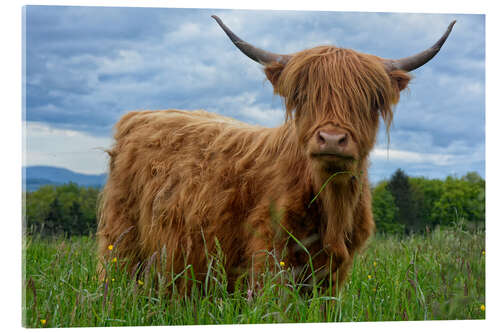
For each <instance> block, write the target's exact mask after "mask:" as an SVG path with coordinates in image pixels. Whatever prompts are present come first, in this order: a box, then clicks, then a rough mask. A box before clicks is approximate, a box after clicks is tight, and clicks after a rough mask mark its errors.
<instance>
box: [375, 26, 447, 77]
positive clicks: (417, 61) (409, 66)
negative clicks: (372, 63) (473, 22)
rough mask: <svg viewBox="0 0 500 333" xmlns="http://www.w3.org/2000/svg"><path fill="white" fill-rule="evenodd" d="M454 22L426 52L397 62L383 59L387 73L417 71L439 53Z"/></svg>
mask: <svg viewBox="0 0 500 333" xmlns="http://www.w3.org/2000/svg"><path fill="white" fill-rule="evenodd" d="M455 22H457V21H456V20H454V21H452V22H451V23H450V25H449V26H448V29H446V32H445V33H444V34H443V36H441V38H440V39H439V40H438V41H437V42H436V43H435V44H434V45H432V46H431V47H430V48H428V49H427V50H425V51H422V52H420V53H417V54H415V55H413V56H410V57H406V58H401V59H397V60H392V59H384V60H383V62H384V65H385V67H386V69H387V71H388V72H390V71H393V70H396V69H401V70H404V71H407V72H411V71H412V70H414V69H417V68H419V67H420V66H423V65H424V64H425V63H427V62H428V61H429V60H431V59H432V58H433V57H434V56H435V55H436V54H437V53H438V52H439V50H440V49H441V46H443V44H444V42H445V41H446V39H447V38H448V35H449V34H450V32H451V29H452V28H453V25H455Z"/></svg>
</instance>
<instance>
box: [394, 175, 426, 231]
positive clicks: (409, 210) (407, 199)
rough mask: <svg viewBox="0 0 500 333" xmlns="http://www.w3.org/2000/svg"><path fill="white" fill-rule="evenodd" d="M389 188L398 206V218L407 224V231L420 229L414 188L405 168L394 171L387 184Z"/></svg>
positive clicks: (400, 221)
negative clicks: (413, 193) (404, 170)
mask: <svg viewBox="0 0 500 333" xmlns="http://www.w3.org/2000/svg"><path fill="white" fill-rule="evenodd" d="M387 189H388V190H389V192H391V194H392V196H393V197H394V202H395V204H396V207H397V208H398V210H397V213H396V220H397V221H398V222H399V223H401V224H403V225H404V226H405V231H406V233H411V232H417V231H419V230H420V229H421V226H420V225H419V224H418V220H417V213H416V209H415V204H414V200H413V195H412V188H411V186H410V181H409V177H408V176H407V175H406V174H405V173H404V172H403V170H401V169H398V170H396V171H395V172H394V174H393V175H392V176H391V179H390V180H389V182H388V184H387Z"/></svg>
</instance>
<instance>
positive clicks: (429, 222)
mask: <svg viewBox="0 0 500 333" xmlns="http://www.w3.org/2000/svg"><path fill="white" fill-rule="evenodd" d="M99 191H100V190H99V189H98V188H95V187H84V186H78V185H77V184H74V183H69V184H65V185H60V186H53V185H46V186H42V187H40V188H39V189H38V190H36V191H33V192H27V193H26V194H25V214H24V216H25V232H26V233H28V234H39V235H42V236H48V235H65V236H74V235H90V234H95V231H96V229H97V217H96V208H97V201H98V196H99ZM372 207H373V217H374V219H375V223H376V226H377V232H379V233H390V234H394V233H395V234H411V233H419V232H423V231H425V230H429V229H433V228H434V227H436V226H437V225H444V226H451V225H456V224H460V225H461V226H462V227H463V226H466V227H470V228H484V221H485V180H484V179H482V178H481V176H479V175H478V174H477V173H475V172H470V173H468V174H466V175H465V176H463V177H461V178H458V177H453V176H448V177H447V178H446V179H444V180H440V179H427V178H423V177H409V176H408V175H406V174H405V173H404V171H402V170H401V169H398V170H397V171H395V172H394V174H392V176H391V178H390V179H389V180H386V181H381V182H379V183H378V184H376V185H375V186H374V187H373V188H372Z"/></svg>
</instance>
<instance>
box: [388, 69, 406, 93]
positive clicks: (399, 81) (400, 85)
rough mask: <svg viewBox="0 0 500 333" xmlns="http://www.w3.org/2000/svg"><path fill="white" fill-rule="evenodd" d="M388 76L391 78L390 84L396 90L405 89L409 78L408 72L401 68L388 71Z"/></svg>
mask: <svg viewBox="0 0 500 333" xmlns="http://www.w3.org/2000/svg"><path fill="white" fill-rule="evenodd" d="M389 77H390V78H391V82H392V86H393V87H394V88H395V89H397V90H398V91H401V90H403V89H405V88H406V87H407V86H408V83H409V82H410V80H411V76H410V74H408V72H405V71H402V70H395V71H392V72H390V73H389Z"/></svg>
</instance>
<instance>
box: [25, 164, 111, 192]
mask: <svg viewBox="0 0 500 333" xmlns="http://www.w3.org/2000/svg"><path fill="white" fill-rule="evenodd" d="M23 171H24V172H25V173H24V175H25V179H24V181H25V182H26V191H35V190H37V189H38V188H39V187H40V186H43V185H62V184H67V183H69V182H72V183H76V184H78V185H80V186H94V187H102V186H103V185H104V183H105V182H106V176H107V175H106V174H105V173H103V174H97V175H87V174H83V173H77V172H74V171H71V170H68V169H65V168H58V167H51V166H29V167H23Z"/></svg>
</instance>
